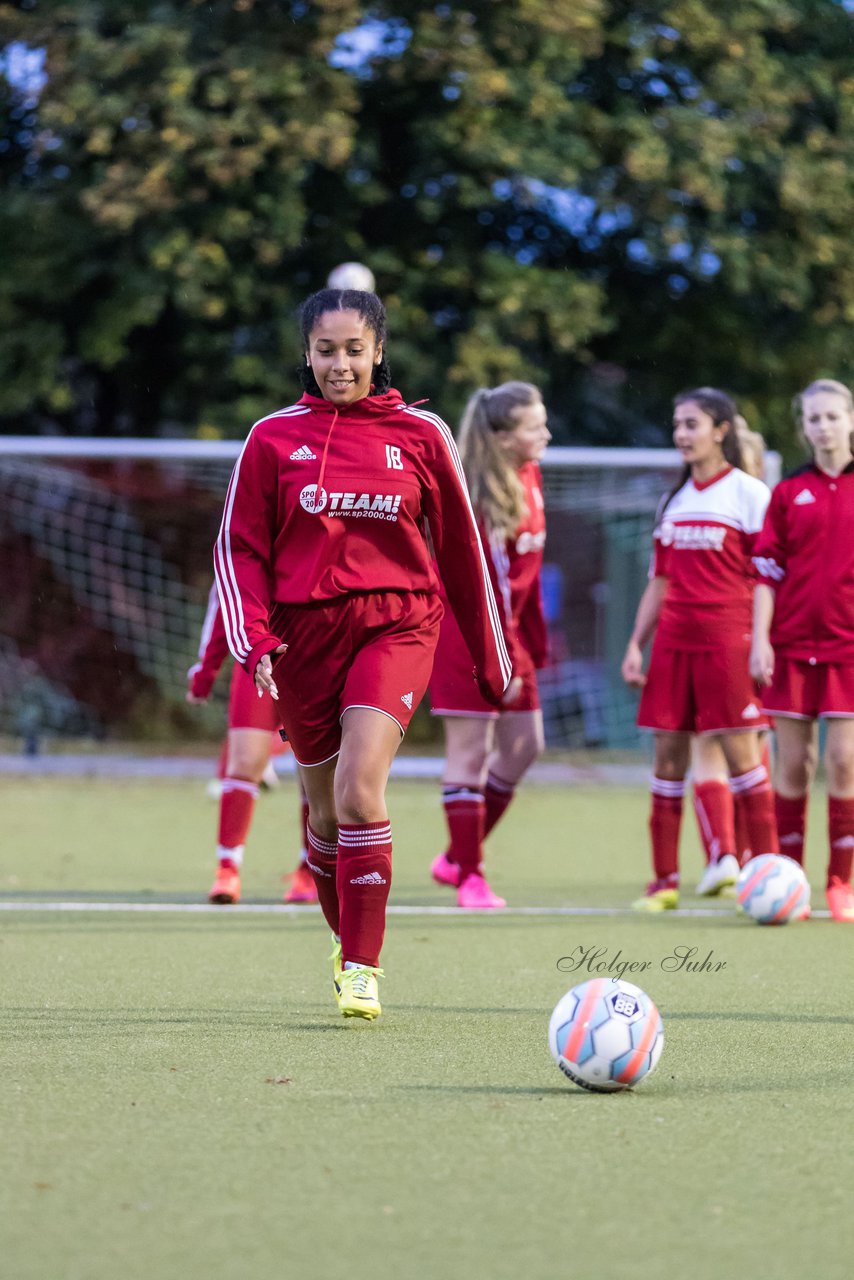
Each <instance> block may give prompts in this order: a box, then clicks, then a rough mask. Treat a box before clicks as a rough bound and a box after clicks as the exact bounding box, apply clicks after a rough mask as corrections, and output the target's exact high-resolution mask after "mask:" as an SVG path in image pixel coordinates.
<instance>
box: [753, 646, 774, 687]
mask: <svg viewBox="0 0 854 1280" xmlns="http://www.w3.org/2000/svg"><path fill="white" fill-rule="evenodd" d="M750 674H751V676H752V677H753V679H754V680H755V681H756V683H757V684H761V685H763V686H767V685H769V684H770V683H771V681H772V680H773V679H774V650H773V649H772V648H771V645H770V643H769V642H768V641H767V640H754V642H753V644H752V646H751V649H750Z"/></svg>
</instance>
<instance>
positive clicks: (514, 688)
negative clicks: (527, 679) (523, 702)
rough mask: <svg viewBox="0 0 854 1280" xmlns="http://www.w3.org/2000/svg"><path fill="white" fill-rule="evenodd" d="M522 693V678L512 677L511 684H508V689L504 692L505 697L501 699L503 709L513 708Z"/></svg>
mask: <svg viewBox="0 0 854 1280" xmlns="http://www.w3.org/2000/svg"><path fill="white" fill-rule="evenodd" d="M521 692H522V677H521V676H511V677H510V683H509V684H508V686H507V688H506V689H505V690H504V695H503V697H502V699H501V705H502V707H512V705H513V703H514V702H516V701H517V699H518V697H519V694H520V693H521Z"/></svg>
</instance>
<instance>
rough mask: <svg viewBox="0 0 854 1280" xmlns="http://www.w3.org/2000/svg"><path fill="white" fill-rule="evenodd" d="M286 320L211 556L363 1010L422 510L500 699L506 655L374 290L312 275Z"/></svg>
mask: <svg viewBox="0 0 854 1280" xmlns="http://www.w3.org/2000/svg"><path fill="white" fill-rule="evenodd" d="M301 326H302V336H303V340H304V351H305V357H304V359H305V364H304V369H303V379H304V383H305V385H306V386H307V391H306V394H305V395H303V397H302V398H301V400H300V401H299V402H298V403H297V404H295V405H292V406H291V407H290V408H288V409H283V410H280V411H279V412H278V413H273V414H270V415H269V416H267V417H266V418H262V419H261V420H260V421H259V422H257V423H256V424H255V426H254V427H253V429H252V431H251V432H250V433H249V436H248V438H247V440H246V444H245V445H244V447H243V451H242V453H241V455H240V457H239V459H238V461H237V463H236V465H235V468H234V472H233V474H232V478H231V482H230V484H229V488H228V495H227V498H226V504H225V511H224V513H223V520H222V527H221V529H220V534H219V538H218V540H217V543H216V548H215V552H214V565H215V570H216V578H217V586H218V589H219V595H220V602H221V605H222V612H223V620H224V623H225V631H226V637H227V639H228V643H229V648H230V649H231V652H232V653H233V654H234V656H235V658H237V660H238V661H239V662H241V663H243V664H245V666H246V668H247V670H248V671H249V672H250V673H251V674H253V675H254V678H255V683H256V685H257V687H258V690H259V695H263V696H265V697H266V696H268V695H270V696H272V697H273V698H274V699H275V700H277V702H278V710H279V715H280V718H281V721H282V724H283V726H284V729H285V731H286V732H287V735H288V739H289V741H290V743H291V746H292V748H293V752H294V756H295V758H296V760H297V763H298V764H299V766H300V774H301V777H302V781H303V786H304V787H305V790H306V794H307V796H308V802H309V830H308V836H309V846H310V848H309V854H310V859H309V865H310V867H311V870H312V873H313V874H314V877H315V883H316V884H317V889H318V895H319V898H320V904H321V907H322V909H323V912H324V915H325V917H326V920H327V922H328V923H329V925H330V927H331V929H332V931H333V935H334V937H335V946H334V949H333V973H334V982H335V992H336V997H337V999H338V1003H339V1007H340V1009H341V1011H342V1012H343V1013H344V1015H345V1016H358V1017H364V1018H368V1019H370V1018H374V1017H376V1016H377V1015H378V1014H379V1012H380V1004H379V997H378V988H377V977H378V976H380V970H379V968H378V965H379V956H380V948H381V946H382V940H383V934H384V931H385V909H386V902H387V900H388V893H389V884H390V881H391V848H392V842H391V825H390V823H389V820H388V811H387V809H386V801H385V789H386V784H387V781H388V775H389V770H390V768H391V763H392V760H393V758H394V755H395V753H396V751H397V748H398V746H399V745H400V740H401V737H402V735H403V733H404V731H405V729H406V727H407V725H408V724H409V720H410V718H411V716H412V713H413V711H414V710H415V708H416V707H417V705H418V703H419V701H420V700H421V698H422V696H423V694H424V691H425V689H426V687H427V682H428V679H429V676H430V669H431V667H432V663H433V652H434V649H435V646H436V639H437V637H438V632H439V622H440V619H441V614H442V606H441V604H440V602H439V595H438V582H437V579H436V574H435V572H434V570H433V567H432V563H431V557H430V553H429V551H428V548H427V542H426V537H425V522H426V521H429V524H430V532H431V535H432V539H433V545H434V548H435V553H436V558H437V561H438V565H439V569H440V572H441V575H442V581H443V584H444V587H445V591H446V593H447V596H448V599H449V600H450V603H451V607H452V608H453V610H454V613H455V614H456V616H457V620H458V621H459V623H460V626H461V628H462V630H463V634H464V636H465V639H466V643H467V644H468V647H469V650H470V652H471V654H472V660H473V664H474V668H475V669H476V672H477V678H478V681H479V683H480V686H481V690H482V692H483V693H484V694H485V695H486V696H487V697H488V698H490V699H491V700H493V701H495V702H496V703H498V702H500V700H501V697H502V694H503V692H504V689H505V688H506V686H507V684H508V682H509V680H510V674H511V668H510V659H509V657H508V654H507V649H506V646H505V643H504V638H503V634H502V630H501V623H500V618H499V615H498V607H497V604H496V601H495V597H494V594H493V591H492V588H491V586H490V582H489V575H488V572H487V567H486V561H485V558H484V553H483V548H482V546H481V542H480V538H479V536H478V531H477V525H476V522H475V518H474V513H473V511H472V508H471V503H470V501H469V496H468V491H467V489H466V484H465V477H464V475H463V469H462V464H461V463H460V459H459V455H458V453H457V450H456V446H455V444H454V440H453V436H452V435H451V432H450V430H449V428H448V427H447V426H446V425H445V423H444V422H443V421H442V420H441V418H439V417H437V416H436V415H435V414H434V413H430V412H427V411H425V410H422V409H419V408H417V407H415V406H412V405H407V404H406V402H405V401H404V400H403V398H402V397H401V396H400V394H399V393H398V392H397V391H393V390H390V389H388V388H389V381H390V377H389V373H388V366H387V364H386V361H385V341H386V332H385V311H384V309H383V306H382V303H381V302H380V300H379V298H377V297H376V295H375V294H372V293H362V292H357V291H354V290H337V289H325V290H321V291H320V292H319V293H316V294H313V295H312V297H311V298H309V299H308V301H307V302H306V303H305V304H304V306H303V309H302V312H301ZM274 662H275V666H274V665H273V664H274Z"/></svg>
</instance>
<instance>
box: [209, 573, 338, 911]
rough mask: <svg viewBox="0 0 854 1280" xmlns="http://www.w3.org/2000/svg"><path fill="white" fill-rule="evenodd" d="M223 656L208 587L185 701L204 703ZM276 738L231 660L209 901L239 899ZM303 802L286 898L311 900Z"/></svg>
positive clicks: (218, 616)
mask: <svg viewBox="0 0 854 1280" xmlns="http://www.w3.org/2000/svg"><path fill="white" fill-rule="evenodd" d="M227 655H228V642H227V641H226V638H225V627H224V625H223V620H222V611H221V609H220V607H219V596H218V595H217V590H216V586H213V587H212V588H211V593H210V598H209V600H208V608H207V612H206V614H205V621H204V624H203V626H202V635H201V641H200V643H199V660H198V662H197V663H195V664H194V665H193V666H192V667H190V670H189V671H188V672H187V680H188V690H187V701H188V702H190V703H199V702H207V700H208V698H209V697H210V695H211V690H212V689H213V686H214V682H215V680H216V678H217V676H218V675H219V671H220V668H221V667H222V664H223V662H224V661H225V659H226V656H227ZM277 745H279V746H281V745H282V744H281V742H280V740H279V717H278V715H277V713H276V705H275V703H274V702H273V700H272V699H271V698H261V699H259V697H258V693H257V690H256V688H255V683H254V681H253V680H252V679H251V678H250V676H249V675H248V674H247V671H246V669H245V667H242V666H241V665H240V664H239V663H235V664H234V666H233V668H232V672H231V685H230V687H229V694H228V735H227V739H226V750H225V767H224V771H223V779H222V791H221V794H220V798H219V838H218V843H217V861H218V865H217V873H216V878H215V880H214V882H213V885H212V887H211V890H210V893H209V894H208V900H209V901H210V902H214V903H218V904H220V905H227V904H230V903H235V902H239V901H240V868H241V866H242V864H243V846H244V844H245V843H246V837H247V836H248V834H249V828H250V826H251V825H252V816H253V813H254V810H255V801H256V800H257V798H258V788H259V785H260V783H261V780H262V778H263V777H264V774H265V771H266V769H267V765H268V764H269V762H270V757H271V755H273V753H274V752H275V749H276V746H277ZM307 822H308V805H307V802H306V801H305V799H304V798H303V803H302V826H303V849H302V858H301V860H300V863H299V866H298V867H297V868H296V870H295V871H294V872H293V873H292V874H291V876H290V877H289V878H290V886H289V887H288V890H287V892H286V893H285V902H316V901H317V890H316V888H315V884H314V879H313V877H312V874H311V872H310V871H309V869H308V866H307V865H306V858H307V850H306V838H307Z"/></svg>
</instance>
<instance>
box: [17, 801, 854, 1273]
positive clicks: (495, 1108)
mask: <svg viewBox="0 0 854 1280" xmlns="http://www.w3.org/2000/svg"><path fill="white" fill-rule="evenodd" d="M0 803H2V805H3V812H4V829H5V839H4V845H3V853H2V858H1V859H0V898H2V899H4V900H5V901H7V902H8V901H21V900H26V901H28V902H30V901H32V900H34V899H41V900H43V901H44V902H45V903H47V902H48V901H51V902H52V901H57V900H64V901H68V902H74V901H113V900H114V901H124V902H153V903H156V902H158V901H166V900H168V901H170V902H178V901H188V902H190V901H200V900H202V901H203V900H204V895H205V891H206V889H207V887H208V883H209V880H210V878H211V875H212V871H213V865H212V853H211V849H212V841H213V836H214V827H215V812H216V806H215V805H213V804H211V803H210V802H209V801H207V800H206V798H205V796H204V792H203V789H202V788H201V787H200V786H199V785H198V784H196V783H186V782H185V783H177V782H176V783H162V782H158V783H154V782H148V783H146V782H139V783H137V782H135V783H121V784H119V783H116V784H108V783H104V782H86V781H78V782H73V783H72V782H65V781H63V782H42V781H40V782H15V783H9V782H4V783H2V784H0ZM390 805H391V811H392V818H393V822H394V825H395V834H396V853H395V883H394V886H393V890H392V902H395V903H398V904H403V905H410V906H417V905H419V904H425V905H429V904H447V903H449V902H452V901H453V899H452V896H451V894H450V891H447V890H443V889H440V888H439V887H437V886H433V885H431V884H430V883H429V881H428V880H427V878H426V868H427V866H428V863H429V860H430V858H431V857H432V856H433V855H434V854H435V852H436V851H437V849H438V848H439V846H440V842H441V836H442V820H441V811H440V809H439V806H438V802H437V790H436V788H435V786H430V785H427V784H402V783H401V784H395V785H394V787H393V788H392V791H391V793H390ZM645 816H646V797H645V795H644V794H643V792H642V791H641V790H628V789H627V790H619V789H604V788H603V789H584V790H566V789H558V788H553V789H546V788H533V787H531V788H528V789H526V790H525V791H523V792H522V793H521V794H520V796H519V798H518V802H517V804H516V806H515V807H514V809H512V810H511V811H510V814H509V815H508V817H507V819H506V821H505V823H504V824H502V827H500V828H499V829H498V831H497V832H496V834H495V837H494V840H493V841H492V842H491V845H493V846H494V847H493V848H491V850H490V858H491V867H490V871H491V876H492V879H493V881H494V884H495V887H496V888H497V889H498V890H499V891H500V892H502V893H504V894H505V896H506V897H507V898H508V900H509V901H510V902H511V904H514V905H521V904H530V905H543V906H550V905H579V906H585V905H587V906H594V905H601V906H609V905H610V906H620V905H625V903H626V902H627V901H629V900H630V899H631V897H633V896H635V894H636V893H637V891H638V890H639V888H640V886H641V884H642V882H643V880H644V879H645V878H646V876H647V874H648V872H647V853H646V837H645V829H644V822H645ZM295 821H296V799H295V795H294V793H293V791H292V789H291V788H290V787H287V789H286V790H284V791H283V794H278V795H271V796H268V797H264V798H263V799H262V801H261V802H260V804H259V809H258V815H257V821H256V825H255V829H254V831H253V833H252V836H251V839H250V843H249V846H248V851H247V864H246V871H245V875H244V888H245V895H246V896H245V898H244V901H250V902H259V903H260V902H265V901H274V900H275V899H276V898H277V897H278V896H279V894H280V892H281V885H280V883H279V876H280V874H281V873H282V872H283V871H286V870H288V869H289V865H290V863H291V862H292V861H293V856H294V852H295V849H296V847H297V840H296V836H295ZM822 825H823V823H822V822H820V821H819V820H818V815H815V817H814V821H813V823H812V836H811V839H812V844H811V848H810V855H809V861H810V869H811V871H812V873H813V878H814V883H815V882H817V883H818V885H819V886H820V883H821V878H822V872H823V868H824V861H825V856H824V851H823V846H822V839H821V837H822V831H821V828H822ZM685 846H686V847H685V857H684V863H685V868H686V882H687V883H688V884H689V885H690V884H692V883H693V882H694V880H695V878H696V876H697V875H698V874H699V870H700V859H699V854H698V852H697V847H696V841H695V837H694V834H693V831H691V829H690V825H689V824H686V840H685ZM683 902H684V905H685V906H700V905H702V904H701V903H700V901H698V900H697V899H694V898H693V897H692V896H691V895H690V894H686V895H685V897H684V899H683ZM814 902H815V905H816V906H818V907H823V906H824V903H823V897H822V895H821V893H820V892H816V893H815V894H814ZM852 943H854V931H852V930H849V929H846V927H844V926H840V925H833V924H830V923H828V922H826V921H822V920H813V921H811V922H809V923H808V924H799V925H793V926H789V927H787V928H781V929H762V928H760V927H758V926H755V925H753V924H751V923H749V922H747V921H745V920H743V919H738V918H736V917H735V915H734V913H733V912H732V911H731V909H730V908H729V907H727V906H726V905H725V904H721V914H720V916H719V917H716V918H714V919H698V918H691V917H685V916H682V915H680V914H678V913H677V914H675V915H668V916H666V917H663V918H637V917H634V918H633V917H629V916H608V917H597V916H584V915H577V916H562V917H553V916H552V917H550V916H524V917H516V916H504V917H501V916H464V915H459V916H456V915H451V916H433V917H431V916H426V915H393V916H391V917H390V920H389V929H388V934H387V941H386V947H385V950H384V954H383V963H384V966H385V969H386V974H387V977H386V979H385V980H384V982H383V984H382V996H383V1002H384V1006H385V1014H384V1016H383V1018H382V1019H380V1020H379V1022H377V1023H375V1024H370V1025H369V1024H363V1023H356V1024H354V1023H351V1022H344V1021H343V1020H342V1019H340V1017H339V1015H338V1014H337V1011H336V1008H335V1005H334V1002H333V1000H332V996H331V990H330V983H329V966H328V964H327V959H326V957H327V954H328V950H329V945H328V933H327V931H326V930H325V928H324V926H323V923H322V921H321V919H320V917H319V916H318V915H317V914H316V913H313V912H304V913H301V914H298V915H272V914H263V915H239V914H235V913H233V912H231V913H230V912H229V911H228V909H227V908H225V909H222V910H221V911H219V912H217V913H215V914H214V913H210V914H208V913H205V914H199V915H191V914H167V913H164V912H159V911H158V912H147V911H146V912H144V913H136V914H132V913H124V914H121V913H115V912H103V913H94V912H81V913H78V912H73V913H67V914H60V913H57V912H53V911H47V910H45V911H37V912H32V911H20V912H18V911H15V912H8V911H3V912H0V975H2V1007H0V1018H2V1023H0V1026H1V1027H2V1037H0V1070H1V1071H2V1080H3V1089H2V1093H0V1098H2V1103H0V1110H2V1127H0V1197H2V1205H1V1206H0V1209H1V1210H2V1211H1V1212H0V1274H2V1276H3V1278H4V1280H72V1278H73V1280H77V1278H78V1277H79V1280H115V1278H117V1277H118V1278H120V1280H137V1277H139V1278H140V1280H142V1278H146V1280H147V1278H148V1277H152V1278H153V1277H156V1278H157V1280H172V1278H173V1277H175V1278H176V1280H177V1278H178V1277H182V1278H184V1280H196V1277H199V1278H201V1277H205V1278H206V1280H221V1278H225V1277H235V1280H237V1277H241V1278H242V1277H251V1278H252V1280H267V1278H268V1277H269V1278H270V1280H273V1277H283V1276H284V1277H304V1278H305V1280H320V1278H324V1280H325V1277H330V1280H331V1278H334V1280H339V1278H340V1280H386V1277H388V1278H391V1277H402V1278H404V1280H409V1278H410V1277H411V1278H412V1280H416V1278H417V1280H421V1278H424V1280H432V1277H437V1280H456V1278H457V1277H469V1276H475V1277H478V1278H481V1277H482V1278H483V1280H486V1278H487V1277H490V1278H491V1277H496V1278H498V1280H504V1277H507V1278H508V1280H509V1278H510V1277H514V1278H515V1277H529V1278H530V1280H540V1278H541V1277H542V1278H543V1280H545V1278H546V1277H553V1276H571V1277H577V1278H578V1280H600V1278H601V1280H611V1278H612V1277H613V1278H614V1280H617V1278H619V1280H622V1278H623V1277H625V1278H626V1280H647V1278H649V1280H652V1278H653V1277H656V1278H661V1277H664V1278H669V1277H677V1276H678V1277H682V1276H685V1277H696V1278H697V1280H712V1278H717V1277H741V1276H745V1277H753V1276H756V1275H761V1276H762V1277H763V1280H774V1278H776V1277H780V1278H781V1280H782V1278H785V1280H789V1278H793V1280H794V1278H800V1277H803V1278H804V1280H807V1278H809V1280H813V1278H816V1280H834V1278H835V1277H842V1276H843V1275H844V1276H846V1277H847V1276H848V1275H849V1274H850V1270H851V1263H850V1259H851V1255H852V1246H854V1238H852V1228H851V1225H850V1224H851V1211H850V1188H851V1186H852V1184H854V1155H852V1143H851V1138H850V1130H851V1126H850V1119H849V1116H850V1100H851V1085H852V1082H854V1079H853V1078H852V1076H853V1074H854V1073H852V1069H851V1043H852V1028H854V1013H852V1007H851V995H850V992H851V978H852V974H854V964H852V961H851V954H852ZM681 947H696V948H697V951H696V955H695V958H696V959H698V960H703V959H704V958H705V957H706V955H707V954H708V953H709V952H712V953H713V954H712V960H711V962H710V963H711V964H712V965H714V966H717V965H721V964H722V965H723V966H724V967H722V968H711V969H709V968H707V969H705V970H703V971H700V972H689V971H686V970H685V969H681V970H679V971H677V972H672V971H667V969H666V967H665V968H662V961H664V960H666V958H667V957H668V956H670V955H672V954H674V951H675V949H676V948H681ZM579 948H580V952H579ZM600 949H601V950H602V951H603V954H604V958H605V959H607V960H613V959H615V958H616V954H617V952H618V951H619V952H621V953H622V956H621V958H622V959H623V960H630V961H634V962H646V963H647V966H648V967H647V968H646V969H645V970H644V971H643V972H642V975H638V974H637V973H636V974H635V975H627V976H630V977H631V976H633V977H634V980H636V981H638V982H639V983H640V985H641V986H643V987H644V988H645V989H646V990H647V991H649V993H650V994H651V995H652V997H653V999H654V1000H655V1001H656V1003H657V1004H658V1006H659V1008H660V1010H661V1012H662V1016H663V1019H664V1026H665V1036H666V1041H665V1047H664V1052H663V1055H662V1058H661V1063H660V1065H659V1068H658V1070H657V1071H656V1073H655V1074H654V1075H652V1076H651V1077H650V1078H649V1079H648V1080H647V1081H645V1082H644V1083H643V1084H641V1085H640V1086H639V1087H638V1088H637V1089H636V1090H635V1091H633V1092H631V1093H626V1094H619V1095H607V1096H603V1095H594V1094H590V1093H586V1092H584V1091H582V1090H580V1089H576V1088H575V1087H573V1086H572V1085H571V1084H569V1083H568V1082H567V1081H566V1080H565V1079H564V1078H563V1077H562V1076H561V1074H560V1073H559V1071H558V1069H557V1068H556V1067H555V1066H554V1064H553V1063H552V1061H551V1059H550V1057H549V1054H548V1049H547V1045H546V1029H547V1025H548V1018H549V1014H550V1012H551V1009H552V1007H553V1006H554V1004H555V1002H556V1001H557V999H558V998H559V997H560V996H561V995H562V994H563V992H564V991H565V990H566V989H567V988H568V987H570V986H572V985H574V983H575V982H577V981H582V980H584V978H586V977H588V976H590V975H589V973H588V971H587V970H586V969H585V968H583V967H582V969H581V970H580V971H576V972H573V973H570V972H567V971H566V961H564V967H563V969H561V968H559V967H558V962H559V961H560V960H561V959H562V958H563V957H569V956H572V955H576V956H577V955H579V954H580V953H581V952H584V953H587V952H590V951H592V950H600Z"/></svg>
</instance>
